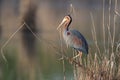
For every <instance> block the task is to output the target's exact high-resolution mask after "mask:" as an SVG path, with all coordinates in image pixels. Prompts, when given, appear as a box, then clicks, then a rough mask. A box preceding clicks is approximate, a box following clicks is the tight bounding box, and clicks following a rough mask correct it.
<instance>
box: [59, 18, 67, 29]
mask: <svg viewBox="0 0 120 80" xmlns="http://www.w3.org/2000/svg"><path fill="white" fill-rule="evenodd" d="M65 21H66V19H63V21H62V22H61V23H60V24H59V26H58V27H57V30H58V29H59V28H61V26H62V25H63V24H64V23H65Z"/></svg>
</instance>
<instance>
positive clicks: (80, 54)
mask: <svg viewBox="0 0 120 80" xmlns="http://www.w3.org/2000/svg"><path fill="white" fill-rule="evenodd" d="M78 56H80V58H81V57H82V52H81V51H78V54H77V55H76V56H74V57H73V59H75V58H77V57H78Z"/></svg>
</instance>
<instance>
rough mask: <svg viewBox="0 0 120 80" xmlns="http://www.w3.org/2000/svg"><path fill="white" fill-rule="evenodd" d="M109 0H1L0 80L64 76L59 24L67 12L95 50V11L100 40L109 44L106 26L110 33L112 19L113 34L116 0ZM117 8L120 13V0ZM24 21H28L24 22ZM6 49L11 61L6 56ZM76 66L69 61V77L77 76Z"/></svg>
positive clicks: (119, 36)
mask: <svg viewBox="0 0 120 80" xmlns="http://www.w3.org/2000/svg"><path fill="white" fill-rule="evenodd" d="M109 2H110V0H0V48H1V54H0V80H63V76H64V74H63V64H62V62H61V61H59V60H58V59H59V58H61V55H59V50H60V38H59V33H58V31H57V30H56V28H57V26H58V25H59V24H60V22H61V21H62V19H63V18H64V16H66V15H68V14H71V16H72V18H73V22H72V24H71V28H74V29H77V30H79V31H80V32H81V33H82V34H83V35H84V36H85V38H86V39H87V41H88V44H89V47H90V50H92V51H94V41H93V37H92V30H93V28H92V26H93V25H92V21H91V17H90V13H92V14H93V17H94V23H95V30H96V35H97V40H98V44H99V46H101V48H102V49H103V46H106V45H107V44H104V43H103V34H104V33H103V27H102V26H103V25H104V26H105V28H104V31H105V36H107V35H109V34H108V33H106V32H107V27H106V26H107V25H109V23H110V31H111V34H112V33H113V30H114V29H113V26H114V21H113V18H114V14H115V12H114V8H115V0H111V4H110V3H109ZM71 4H72V7H70V5H71ZM71 9H72V12H71V13H70V10H71ZM103 10H104V14H103ZM117 11H118V13H120V1H119V0H118V1H117ZM108 14H110V18H111V19H109V15H108ZM103 15H104V17H103ZM116 16H117V17H116V22H115V25H116V27H115V43H118V42H120V16H119V15H117V14H116ZM103 20H104V24H103ZM109 20H110V21H109ZM24 22H25V23H26V24H27V25H23V23H24ZM21 25H22V27H21ZM16 31H17V32H16ZM14 33H15V34H14ZM105 41H107V38H106V39H105ZM63 45H65V44H63ZM63 49H65V50H67V52H66V54H67V53H72V51H71V49H67V48H66V46H64V47H63ZM2 51H3V53H4V55H5V57H6V60H7V61H5V60H4V59H3V56H2ZM67 55H68V54H67ZM68 56H69V55H68ZM72 68H73V67H72V65H71V64H69V63H68V62H67V61H66V62H65V69H66V73H65V75H66V80H73V70H72Z"/></svg>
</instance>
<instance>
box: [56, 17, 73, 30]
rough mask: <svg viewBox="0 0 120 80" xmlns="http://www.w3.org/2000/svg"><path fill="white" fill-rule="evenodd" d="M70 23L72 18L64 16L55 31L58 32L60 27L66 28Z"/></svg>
mask: <svg viewBox="0 0 120 80" xmlns="http://www.w3.org/2000/svg"><path fill="white" fill-rule="evenodd" d="M71 22H72V17H71V16H70V15H67V16H65V17H64V18H63V20H62V22H61V23H60V24H59V26H58V27H57V30H59V29H60V28H61V27H62V25H63V27H64V28H68V26H69V25H70V23H71Z"/></svg>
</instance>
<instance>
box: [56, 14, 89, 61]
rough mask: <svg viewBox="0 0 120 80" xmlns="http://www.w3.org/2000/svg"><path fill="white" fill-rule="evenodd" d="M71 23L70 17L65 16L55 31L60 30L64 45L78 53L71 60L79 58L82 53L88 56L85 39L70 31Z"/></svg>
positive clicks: (76, 32)
mask: <svg viewBox="0 0 120 80" xmlns="http://www.w3.org/2000/svg"><path fill="white" fill-rule="evenodd" d="M71 22H72V17H71V16H70V15H66V16H65V17H64V18H63V20H62V22H61V23H60V24H59V26H58V27H57V30H59V29H61V30H62V36H63V39H64V41H65V42H66V44H67V45H68V46H70V47H71V48H73V49H75V50H76V51H77V52H78V54H77V55H75V56H74V57H73V59H74V58H77V57H78V56H80V58H81V57H82V54H83V53H84V54H88V43H87V41H86V39H85V37H84V36H83V35H82V34H81V33H80V32H79V31H78V30H75V29H70V24H71Z"/></svg>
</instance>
